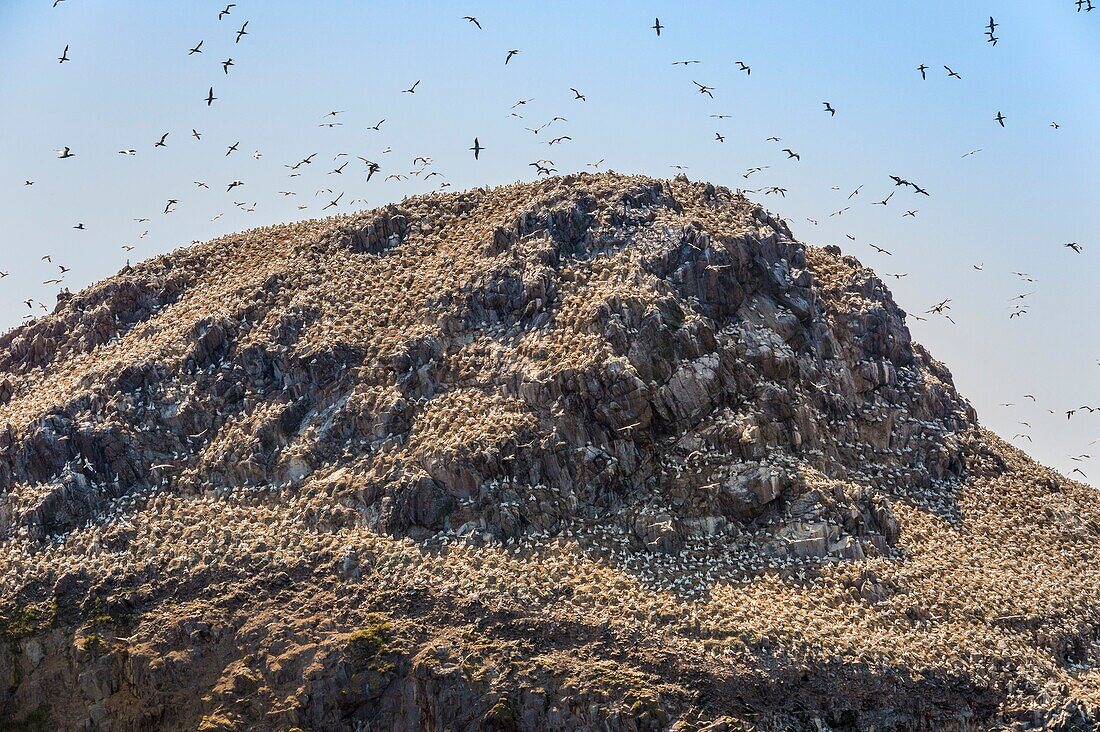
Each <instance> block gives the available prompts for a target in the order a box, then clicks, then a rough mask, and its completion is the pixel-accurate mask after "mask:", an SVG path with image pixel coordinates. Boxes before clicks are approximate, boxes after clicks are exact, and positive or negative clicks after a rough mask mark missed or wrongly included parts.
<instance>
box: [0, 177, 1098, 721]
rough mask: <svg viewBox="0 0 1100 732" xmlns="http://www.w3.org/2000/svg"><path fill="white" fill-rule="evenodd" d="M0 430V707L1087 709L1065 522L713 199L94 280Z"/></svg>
mask: <svg viewBox="0 0 1100 732" xmlns="http://www.w3.org/2000/svg"><path fill="white" fill-rule="evenodd" d="M0 425H2V429H0V573H2V581H0V636H3V638H4V639H6V640H9V641H11V642H10V643H0V678H5V679H10V680H12V682H11V683H10V684H4V685H0V719H3V720H5V721H6V720H7V719H8V718H11V719H12V720H16V721H18V722H20V723H22V720H25V719H28V718H29V717H30V715H33V714H36V713H38V712H37V711H36V710H38V709H40V708H43V709H48V711H49V714H50V715H51V720H52V723H53V724H54V726H55V727H57V728H61V729H68V728H82V727H83V728H95V729H105V730H139V729H163V730H176V729H210V730H213V729H226V730H228V729H243V728H249V729H273V730H274V729H279V730H288V729H294V728H300V729H317V730H320V729H333V730H337V729H348V730H351V729H368V728H369V729H382V728H384V729H394V730H414V729H424V730H435V729H440V730H441V729H494V730H509V729H517V730H519V729H532V730H551V729H553V730H566V729H568V730H574V729H603V730H623V731H624V732H626V731H627V730H629V731H632V732H634V731H636V730H641V729H670V728H672V729H678V730H684V731H686V730H711V731H713V732H717V731H718V730H724V729H730V730H732V729H740V728H742V727H745V725H746V724H750V723H751V724H752V725H754V726H756V728H758V729H769V730H770V729H808V730H809V729H813V730H820V729H822V728H825V727H826V726H828V727H830V728H837V729H853V730H855V729H872V728H876V729H941V728H950V727H951V725H957V726H958V727H959V728H962V727H964V726H967V727H968V728H970V729H986V728H989V729H992V728H994V727H995V726H996V725H998V724H1001V722H1004V724H1005V725H1006V726H1009V725H1010V722H1009V721H1005V720H1010V721H1011V724H1023V723H1025V722H1026V723H1031V722H1032V721H1034V720H1033V719H1032V716H1033V715H1032V712H1033V710H1037V711H1035V715H1037V716H1035V719H1037V720H1038V723H1039V724H1047V723H1050V724H1063V723H1064V724H1066V725H1069V724H1081V725H1088V724H1096V723H1098V718H1097V715H1098V714H1100V704H1095V703H1093V702H1091V701H1090V700H1091V699H1093V698H1095V697H1094V696H1090V695H1095V694H1096V693H1097V691H1096V689H1097V687H1098V685H1100V684H1098V682H1097V680H1096V675H1095V668H1096V664H1097V662H1098V659H1100V649H1098V647H1097V645H1096V641H1095V639H1096V637H1098V632H1100V626H1098V623H1097V620H1096V619H1097V618H1098V617H1100V597H1098V595H1100V590H1098V589H1097V588H1098V587H1100V582H1098V581H1095V580H1096V575H1095V574H1094V569H1093V568H1094V567H1095V566H1096V565H1097V560H1098V559H1100V558H1098V557H1097V556H1096V555H1095V552H1094V547H1095V546H1097V541H1096V538H1097V537H1098V536H1100V516H1098V515H1097V509H1096V505H1095V500H1094V498H1093V497H1091V494H1087V493H1085V492H1084V489H1083V488H1080V487H1078V486H1076V485H1075V484H1072V483H1069V482H1067V481H1065V480H1064V479H1062V478H1061V477H1060V476H1057V475H1054V474H1052V473H1048V472H1046V471H1044V470H1043V469H1042V468H1039V467H1037V466H1035V465H1034V464H1032V463H1030V462H1029V461H1027V460H1026V458H1025V457H1024V456H1022V455H1020V454H1018V453H1015V452H1013V451H1012V450H1011V448H1008V447H1006V446H1005V445H1003V444H1002V443H1000V442H998V441H997V440H996V438H994V437H993V436H992V435H990V434H988V433H985V432H982V431H981V430H980V428H979V426H978V423H977V417H976V415H975V413H974V411H973V409H971V408H970V406H969V404H968V403H967V402H966V401H965V400H964V399H963V398H961V397H960V396H959V395H958V394H957V393H956V391H955V389H954V386H953V385H952V382H951V377H950V373H949V372H948V371H947V369H946V368H945V367H944V366H943V365H942V364H940V363H938V362H936V361H935V360H934V359H933V358H932V357H931V356H930V355H929V354H928V353H927V352H926V351H925V350H924V349H923V348H921V347H920V346H919V345H917V344H915V343H913V342H912V339H911V337H910V334H909V331H908V329H907V328H906V326H905V313H904V312H903V311H902V310H901V309H900V308H899V307H898V306H897V305H896V304H895V303H894V302H893V300H892V299H891V297H890V293H889V291H888V290H887V288H886V286H885V285H884V284H883V283H882V281H881V280H879V278H878V277H877V276H875V275H874V273H873V272H871V271H870V270H868V269H866V268H864V267H862V265H860V263H859V262H858V261H857V260H855V259H854V258H852V257H848V256H844V255H843V254H842V252H841V251H840V250H839V249H838V248H836V247H825V248H824V249H816V248H813V247H810V246H806V245H804V244H803V243H801V242H799V241H797V240H796V239H795V238H794V236H793V234H792V232H791V231H790V229H789V228H788V227H787V226H786V224H785V223H784V222H783V221H781V220H779V219H778V218H777V217H776V216H774V215H772V214H770V213H768V212H766V211H764V210H763V209H762V208H760V207H759V206H756V205H755V204H753V203H751V202H750V201H748V200H746V199H745V198H743V197H742V196H741V195H740V194H738V193H736V192H732V191H730V190H729V189H727V188H724V187H722V186H715V185H711V184H701V183H692V182H690V181H689V180H688V179H687V178H686V177H677V178H676V179H675V180H672V181H660V180H653V179H649V178H644V177H639V176H633V177H630V176H619V175H616V174H606V175H595V176H592V175H571V176H566V177H562V178H555V179H548V180H543V181H539V182H537V183H532V184H521V185H515V186H506V187H502V188H497V189H476V190H471V191H466V192H463V193H456V194H446V195H443V194H432V195H429V196H422V197H417V198H410V199H406V200H405V201H402V203H401V204H400V205H391V206H387V207H386V208H384V209H381V210H378V211H373V212H364V213H360V214H355V215H351V216H341V217H334V218H330V219H324V220H320V221H312V222H300V223H296V224H290V225H287V226H282V227H266V228H263V229H257V230H254V231H251V232H245V233H243V234H239V235H233V236H228V237H223V238H221V239H218V240H215V241H213V242H209V243H207V244H203V245H200V246H197V247H191V248H188V249H183V250H180V251H178V252H175V253H173V254H171V255H167V256H164V257H158V258H156V259H153V260H150V261H148V262H145V263H142V264H139V265H135V266H133V267H127V268H126V269H125V270H123V271H122V272H120V273H119V274H118V275H116V276H115V277H113V278H110V279H108V280H106V281H105V282H103V283H100V284H98V285H94V286H93V287H90V288H88V289H87V290H85V291H84V292H81V293H76V294H72V295H71V296H68V297H66V298H64V299H59V302H58V306H57V309H56V310H55V312H54V313H52V314H50V315H46V316H44V317H42V318H39V319H37V320H35V321H32V322H30V323H28V324H26V325H24V326H21V327H19V328H16V329H14V330H13V331H11V332H9V333H7V334H5V335H3V336H0ZM1036 524H1042V526H1043V530H1042V531H1033V530H1032V528H1033V525H1036ZM1006 552H1007V553H1009V554H1011V556H1005V553H1006ZM1021 566H1024V567H1028V568H1029V569H1028V570H1027V571H1026V573H1025V572H1024V571H1023V570H1021V569H1020V567H1021ZM948 575H949V577H948ZM1030 583H1037V584H1036V587H1037V588H1039V587H1040V586H1041V589H1034V590H1028V589H1027V588H1028V586H1029V584H1030ZM1021 588H1023V589H1021ZM1036 597H1042V598H1043V599H1042V601H1037V602H1031V601H1032V600H1034V599H1035V598H1036ZM1029 603H1030V604H1029ZM380 612H384V613H385V614H386V618H385V619H380V617H379V613H380ZM357 634H358V635H357ZM351 638H358V639H359V641H361V642H360V643H349V639H351ZM1090 704H1091V706H1090ZM1059 720H1061V721H1059ZM1082 720H1083V721H1082ZM1082 728H1085V727H1082Z"/></svg>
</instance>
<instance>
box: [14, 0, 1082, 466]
mask: <svg viewBox="0 0 1100 732" xmlns="http://www.w3.org/2000/svg"><path fill="white" fill-rule="evenodd" d="M63 2H66V0H56V2H54V4H53V6H54V7H55V8H56V7H57V6H58V5H60V4H61V3H63ZM1075 5H1076V10H1077V12H1086V13H1087V12H1091V11H1092V10H1093V9H1094V5H1093V0H1075ZM236 8H237V5H236V4H235V3H228V4H226V6H225V7H224V8H222V9H220V10H219V12H218V13H217V21H218V22H219V23H220V22H222V21H224V20H225V19H227V18H229V19H232V18H233V17H235V9H236ZM458 20H461V21H465V22H466V23H467V24H468V25H469V26H471V27H472V28H475V29H476V30H478V31H481V30H482V23H481V20H479V19H478V18H477V17H476V16H473V15H466V16H460V17H459V18H458ZM1000 27H1001V25H1000V24H999V23H998V22H997V21H996V20H995V18H994V17H992V16H991V17H989V21H988V24H987V25H986V26H985V28H984V35H985V40H986V42H987V43H988V44H990V45H992V46H996V45H997V43H998V41H999V40H1000V37H999V36H998V35H997V33H998V32H999V30H998V29H999V28H1000ZM650 28H651V30H652V31H653V33H654V34H655V36H656V37H657V38H662V32H663V31H667V27H666V25H665V24H664V23H662V22H661V19H660V18H659V17H658V18H654V21H653V25H652V26H650ZM227 33H228V37H230V38H232V42H233V45H234V46H237V45H240V44H241V43H242V41H246V39H247V38H248V37H249V36H250V35H251V33H250V31H249V21H248V20H247V19H245V20H243V22H242V23H241V25H240V27H239V28H237V27H236V26H235V25H233V26H232V27H231V28H230V29H229V30H228V32H227ZM204 44H205V39H200V40H199V41H198V42H197V43H195V44H194V45H193V46H191V47H189V48H187V49H186V53H185V55H186V56H187V57H191V56H196V55H201V54H204V53H205V52H206V49H204ZM70 50H71V46H70V44H66V45H65V46H64V48H63V49H62V52H61V54H60V56H58V63H59V64H62V65H64V64H67V63H73V62H74V60H75V57H74V56H71V55H70ZM521 54H522V50H521V49H517V48H511V49H507V50H506V51H505V52H504V54H503V65H505V66H508V65H509V64H510V63H513V62H514V60H515V59H516V58H517V56H520V55H521ZM218 63H219V66H220V69H221V71H222V72H223V76H228V75H229V74H230V71H231V69H233V68H234V67H235V66H236V65H237V62H236V61H235V60H234V57H233V56H229V57H227V58H225V59H224V60H219V62H218ZM700 63H701V62H700V60H698V59H684V60H678V61H674V62H673V66H683V67H685V68H687V67H690V66H694V65H697V64H700ZM734 63H735V64H736V67H737V68H736V70H737V71H738V72H740V73H744V74H745V75H746V76H749V75H751V74H752V67H751V66H750V65H749V64H748V62H746V61H744V60H736V61H734ZM942 67H943V73H944V75H945V77H946V78H947V79H951V80H956V81H961V80H962V79H963V75H962V74H961V73H960V72H959V71H957V70H956V69H955V68H953V67H952V66H949V65H947V64H942ZM915 71H916V73H918V74H919V75H920V78H921V79H922V80H927V79H928V78H929V76H930V73H931V71H932V67H930V66H929V65H927V64H925V63H920V64H919V65H918V66H916V67H915ZM691 83H692V84H693V85H694V87H695V90H696V92H697V93H698V94H700V95H703V96H706V97H708V98H709V99H715V93H716V92H717V91H718V89H717V87H716V86H715V85H713V84H710V83H701V82H699V81H696V80H695V79H691ZM420 84H421V79H416V80H415V81H413V83H411V84H410V85H409V86H408V87H407V88H405V89H402V90H400V93H401V94H410V95H413V94H416V93H418V87H419V86H420ZM569 91H570V92H571V93H572V94H573V99H572V101H573V102H575V103H584V102H586V101H587V95H586V94H584V93H582V91H581V90H580V89H578V88H575V87H570V89H569ZM196 101H197V103H199V104H202V105H205V106H206V107H212V106H214V104H215V102H217V101H219V97H218V96H217V95H216V89H215V83H210V84H208V85H207V89H206V92H205V94H204V95H202V96H201V97H199V99H198V100H196ZM531 101H533V100H532V99H520V100H518V101H517V102H516V103H515V104H514V105H512V108H511V109H510V110H509V112H508V115H509V117H513V118H517V119H520V120H522V119H524V115H523V108H524V107H525V106H526V105H527V104H529V103H530V102H531ZM821 104H822V110H821V111H822V113H823V114H826V115H828V116H829V118H830V119H832V118H837V116H838V114H840V115H841V116H842V110H839V109H838V108H837V107H836V106H835V105H834V104H833V103H832V102H831V101H829V100H824V101H822V102H821ZM345 112H346V110H332V111H329V112H327V113H325V114H324V115H323V116H322V117H321V121H320V122H319V123H318V126H319V127H322V128H330V129H331V128H335V127H341V126H343V125H344V121H343V120H344V118H343V117H342V115H344V114H345ZM709 116H710V117H711V118H713V119H715V120H716V121H719V122H720V121H721V120H723V119H727V118H729V117H730V116H731V115H728V114H721V113H715V114H710V115H709ZM1008 120H1009V117H1008V116H1006V115H1005V114H1004V113H1003V112H1002V111H1001V110H997V112H996V114H995V115H992V121H993V123H995V124H996V125H998V126H999V127H1001V128H1004V127H1006V122H1008ZM386 121H387V120H386V119H385V118H382V119H379V120H378V121H377V122H375V123H374V124H373V125H370V126H368V127H366V131H367V132H368V133H380V132H382V130H383V125H384V124H385V123H386ZM567 122H568V119H567V118H566V117H565V116H562V115H554V116H552V117H551V118H550V119H549V120H547V121H544V122H542V123H540V124H537V125H535V126H525V127H524V129H525V130H526V131H528V132H530V133H532V134H533V135H535V136H539V135H540V133H542V136H541V137H539V138H538V139H539V140H540V141H541V142H542V143H543V144H545V145H546V146H547V147H548V148H550V149H553V148H554V147H555V146H557V145H562V144H565V143H568V142H570V141H572V139H573V138H572V137H571V136H570V135H568V134H559V135H551V134H547V133H546V130H548V129H549V128H551V127H552V126H554V125H561V124H564V123H567ZM1050 127H1051V128H1052V129H1053V130H1058V129H1059V128H1060V125H1059V123H1057V122H1051V123H1050ZM172 134H173V132H172V131H167V132H163V133H162V134H160V135H159V137H158V138H157V139H155V140H154V141H152V147H153V149H159V148H165V147H167V146H168V145H169V144H170V142H169V140H170V138H171V136H172ZM190 136H191V137H192V138H193V139H194V140H196V141H202V140H203V133H202V132H201V131H200V130H198V129H196V128H191V129H190ZM173 139H174V138H173ZM726 139H727V134H723V132H722V131H721V130H717V131H715V132H714V140H715V141H716V142H717V143H724V142H725V141H726ZM766 141H767V142H770V143H776V144H777V146H778V144H781V143H782V140H781V138H779V137H777V136H771V137H768V138H767V140H766ZM240 144H241V143H240V141H234V142H233V143H232V144H230V145H227V146H226V149H225V153H224V156H225V157H229V156H233V155H241V151H240ZM490 144H491V143H490ZM138 149H139V148H137V147H133V148H125V149H122V150H119V151H118V154H119V155H124V156H134V155H137V154H138ZM490 149H491V148H489V147H486V146H485V145H483V144H482V142H481V136H477V137H474V139H473V141H472V144H471V145H470V147H469V152H470V154H471V156H472V158H473V160H474V161H480V160H481V159H482V156H483V154H484V153H485V152H486V151H487V150H490ZM779 151H780V152H781V153H783V154H784V155H785V156H786V160H787V161H790V162H794V163H798V162H801V160H802V154H801V153H800V152H798V151H797V150H795V149H794V148H793V147H791V146H788V147H783V148H780V149H779ZM390 152H392V150H391V148H390V147H384V148H382V150H381V155H380V156H372V157H366V156H361V155H360V156H355V157H354V159H353V158H352V154H351V153H349V152H338V153H337V154H336V155H335V156H334V158H333V160H332V163H331V170H327V171H326V174H325V179H326V180H333V181H335V180H342V179H344V178H346V177H348V176H350V175H354V174H359V175H365V178H364V181H365V182H370V181H371V179H372V178H373V177H374V176H375V175H376V174H379V175H381V174H382V173H383V172H385V175H384V179H385V181H405V180H409V179H410V178H418V179H421V180H424V181H428V180H432V179H436V180H437V181H438V186H439V189H446V188H448V187H450V185H451V184H450V182H448V181H447V177H446V175H445V174H444V173H443V172H442V171H439V170H437V169H435V168H434V167H433V161H432V158H431V157H428V156H425V155H419V156H417V157H415V158H414V159H413V161H412V166H411V169H408V170H404V169H401V168H400V167H398V166H396V165H387V166H386V168H387V169H386V170H384V168H383V165H382V163H381V162H379V161H378V160H382V159H384V158H385V156H387V155H388V154H389V153H390ZM980 152H981V149H980V148H979V149H975V150H971V151H969V152H967V153H966V154H964V155H963V156H962V157H963V158H966V157H970V156H972V155H976V154H978V153H980ZM78 154H79V153H78V152H77V151H75V150H74V149H73V148H72V147H70V146H63V147H61V148H59V149H58V150H57V157H58V159H60V160H71V159H73V158H75V157H77V155H78ZM252 157H253V158H254V159H257V160H258V159H260V157H261V153H260V151H258V150H257V151H255V152H253V153H252ZM375 157H377V158H378V160H375V159H373V158H375ZM317 158H318V154H317V153H311V154H309V155H306V156H303V157H302V158H301V159H298V160H296V161H294V162H291V163H287V164H285V166H284V167H285V168H286V169H287V175H288V178H289V179H295V178H299V177H301V176H302V175H303V173H304V172H305V171H306V168H307V167H308V166H311V165H313V164H314V163H315V162H316V160H317ZM353 162H357V163H358V164H361V166H362V167H361V168H359V169H358V170H350V169H349V165H351V164H352V163H353ZM603 163H604V160H602V159H601V160H597V161H593V162H590V163H587V167H589V168H591V169H594V170H598V169H599V168H600V167H601V165H602V164H603ZM528 165H529V167H531V168H533V169H534V172H535V175H536V176H549V175H553V174H555V173H558V172H559V170H558V168H557V167H555V162H554V161H553V160H552V159H549V158H540V159H537V160H535V161H532V162H531V163H529V164H528ZM672 167H673V168H674V169H677V170H685V169H686V166H684V165H673V166H672ZM770 167H771V166H770V165H758V166H753V167H749V168H748V169H746V170H745V171H744V173H743V174H742V177H743V178H744V179H746V180H748V179H750V178H751V177H752V176H753V175H755V174H757V173H761V172H763V171H765V170H768V169H769V168H770ZM244 178H245V177H244V176H242V177H240V178H234V179H233V180H229V181H225V182H223V183H221V185H224V186H225V188H224V191H225V193H227V194H228V193H235V192H238V191H242V190H248V185H247V183H246V181H245V179H244ZM889 179H890V180H892V181H893V188H892V189H891V190H888V192H886V193H885V194H884V195H883V196H882V198H881V199H879V200H877V201H874V202H873V203H872V205H876V206H883V207H886V206H889V205H891V204H892V203H894V198H895V195H897V194H898V193H899V192H901V193H903V194H907V195H908V201H909V203H906V204H904V205H902V207H901V209H902V210H901V213H900V217H901V218H903V219H904V218H916V217H917V216H918V215H919V213H920V207H919V205H915V204H914V203H912V202H915V201H920V200H921V199H920V198H919V197H920V196H924V197H931V193H930V192H929V191H928V190H927V189H926V188H924V187H923V186H921V185H919V184H917V183H914V182H912V181H910V180H908V179H906V178H904V177H902V176H898V175H890V176H889ZM33 184H34V180H32V179H27V180H25V182H24V185H26V186H31V185H33ZM192 184H193V185H194V186H196V188H198V189H209V188H211V186H212V185H213V183H212V182H207V181H203V180H195V181H193V183H192ZM287 188H288V189H286V190H280V191H278V195H279V196H283V197H291V196H299V195H300V194H299V192H298V191H295V190H293V189H291V188H292V187H291V186H289V185H288V186H287ZM834 188H836V187H834ZM863 188H864V185H859V186H857V187H855V188H854V189H853V190H852V191H851V193H850V194H849V195H848V199H847V200H848V201H850V202H851V201H853V199H856V197H858V196H859V195H860V194H861V191H862V189H863ZM743 192H745V193H758V194H762V195H765V196H769V195H775V196H780V197H786V194H787V192H788V189H787V188H784V187H782V186H781V185H768V186H763V187H760V188H745V189H743ZM321 196H323V197H324V198H322V199H321V200H322V201H323V205H322V206H321V207H320V210H321V211H322V212H328V211H331V210H334V209H339V208H341V207H343V206H345V205H347V206H355V205H357V204H365V203H366V201H365V200H364V199H362V198H354V197H353V198H350V199H349V198H346V192H345V191H344V190H337V189H336V188H335V187H333V186H331V185H327V184H326V185H324V186H323V187H320V188H318V189H317V190H316V192H315V193H314V197H321ZM183 202H184V198H183V197H182V196H181V195H176V196H173V197H170V198H167V199H166V201H165V205H164V207H163V210H161V211H160V215H165V216H166V215H170V214H172V213H174V212H176V211H177V210H178V207H179V206H181V205H183ZM233 205H234V206H235V207H236V208H237V209H239V210H240V211H243V212H249V213H250V212H254V211H256V209H257V207H258V205H259V204H258V202H252V203H249V202H248V201H247V200H245V201H236V200H234V201H233ZM309 207H310V205H309V204H308V203H302V204H300V205H298V206H297V208H298V210H306V209H308V208H309ZM851 207H852V206H851V204H849V205H846V206H844V207H841V208H839V209H838V210H836V211H833V212H831V213H829V214H828V216H829V217H830V218H832V217H839V216H843V215H844V214H845V213H846V212H848V211H849V210H851ZM223 215H224V212H223V213H218V214H217V215H215V216H214V217H213V219H214V220H217V219H219V218H221V217H222V216H223ZM152 216H153V214H152V213H150V214H147V215H145V216H142V217H138V218H135V219H134V221H135V222H136V223H138V224H139V225H142V224H148V223H149V221H150V220H151V218H152ZM807 221H808V222H809V223H811V224H814V225H817V224H818V223H819V222H818V220H817V219H813V218H808V219H807ZM72 228H73V229H74V230H76V231H86V230H87V227H86V226H85V224H84V223H83V222H77V223H75V224H74V225H73V227H72ZM148 234H149V230H148V229H147V228H146V229H145V230H144V231H143V232H142V233H141V234H139V235H138V237H139V239H142V238H144V237H145V236H147V235H148ZM847 236H848V238H849V239H850V240H852V241H856V237H855V236H853V235H851V234H849V235H847ZM869 246H870V247H871V248H872V249H873V250H874V251H875V252H876V253H878V254H881V255H883V256H893V252H891V251H890V250H889V249H887V248H886V247H883V246H880V245H879V244H874V243H869ZM1062 247H1063V248H1064V249H1065V250H1067V251H1069V252H1072V253H1074V254H1078V255H1081V254H1083V253H1084V252H1085V247H1084V246H1083V245H1082V244H1080V243H1079V242H1077V241H1072V242H1065V243H1063V244H1062ZM122 249H123V250H124V251H125V252H127V253H129V252H131V251H133V250H134V249H135V244H132V243H127V244H124V245H122ZM42 260H43V261H45V262H47V263H50V264H53V265H54V266H56V267H57V271H56V272H54V273H53V274H52V276H49V277H46V278H44V279H43V280H42V281H41V282H42V284H43V285H57V286H64V285H65V282H66V280H65V276H66V274H67V273H68V272H69V271H70V268H69V267H66V266H65V265H62V264H60V263H54V262H53V259H52V257H51V255H49V254H46V255H43V256H42ZM983 267H984V264H982V263H978V264H974V265H973V268H974V270H977V271H981V270H982V269H983ZM9 274H10V272H9V271H0V279H3V278H4V277H7V276H9ZM884 274H885V276H888V277H893V278H895V279H898V280H900V279H902V278H904V277H907V276H908V273H907V272H885V273H884ZM1013 275H1014V276H1016V277H1017V278H1018V279H1019V280H1020V282H1021V284H1024V285H1029V284H1031V283H1034V282H1035V278H1034V277H1033V276H1032V275H1030V274H1028V273H1025V272H1014V273H1013ZM64 291H67V288H65V290H64ZM1034 294H1035V291H1034V290H1030V291H1024V292H1020V293H1019V294H1017V295H1016V296H1015V297H1013V298H1011V300H1010V301H1009V305H1010V312H1009V314H1008V318H1009V319H1010V320H1012V319H1016V318H1022V317H1024V316H1026V315H1027V314H1028V313H1029V311H1030V304H1029V303H1030V301H1029V298H1030V297H1032V296H1033V295H1034ZM952 302H953V301H952V298H943V299H941V300H940V301H938V302H936V303H935V304H933V305H931V306H930V307H928V308H927V309H926V310H924V311H923V313H922V314H919V315H918V314H913V315H911V317H914V318H915V319H918V320H923V319H926V318H928V317H941V318H944V319H946V320H947V321H949V322H951V323H954V322H955V321H954V319H953V318H952V315H951V308H952ZM23 303H24V305H25V306H26V307H27V312H26V314H25V318H26V319H29V318H32V317H34V316H35V314H37V313H41V312H47V311H48V310H49V307H48V305H47V304H46V303H44V302H41V301H37V300H35V299H34V298H28V299H26V300H24V301H23ZM1082 409H1085V408H1084V407H1082ZM1070 416H1072V415H1070ZM1016 437H1017V439H1028V440H1030V437H1029V436H1028V435H1026V434H1019V435H1017V436H1016ZM1078 472H1080V471H1079V470H1078ZM1082 475H1083V473H1082Z"/></svg>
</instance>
